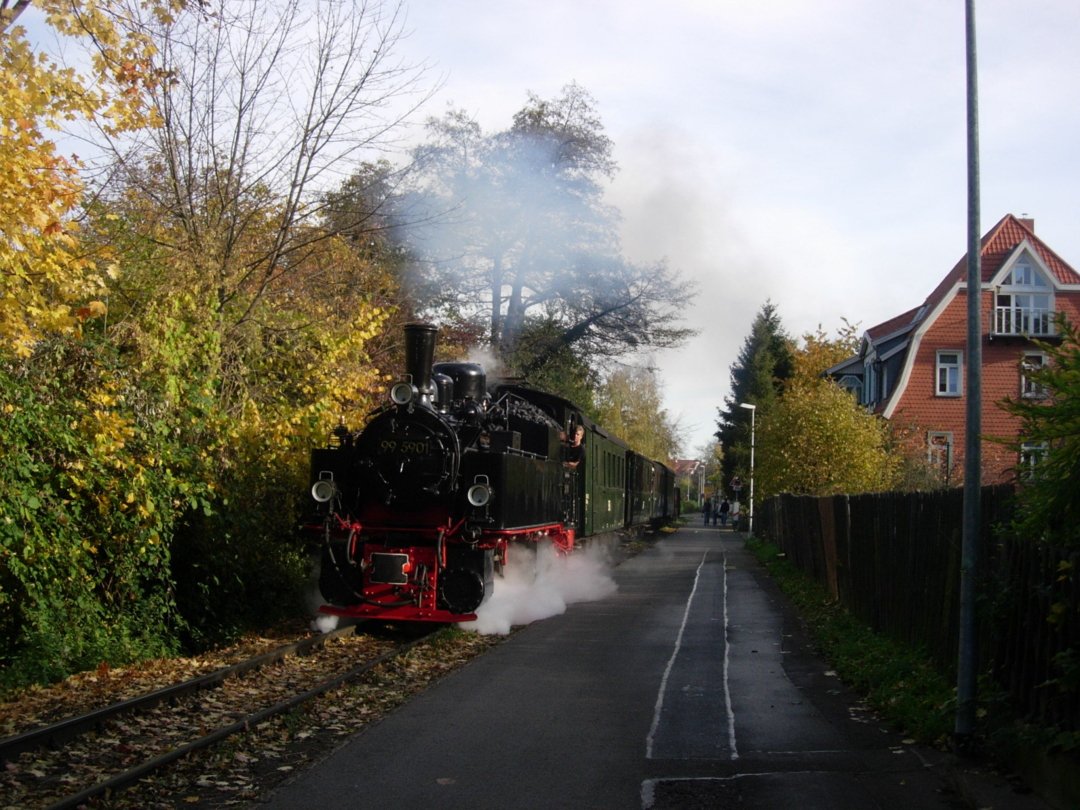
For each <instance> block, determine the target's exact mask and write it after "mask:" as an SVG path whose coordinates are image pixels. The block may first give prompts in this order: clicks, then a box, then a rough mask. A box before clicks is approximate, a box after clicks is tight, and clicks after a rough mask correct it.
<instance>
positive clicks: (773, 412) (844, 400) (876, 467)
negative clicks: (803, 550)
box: [756, 322, 900, 498]
mask: <svg viewBox="0 0 1080 810" xmlns="http://www.w3.org/2000/svg"><path fill="white" fill-rule="evenodd" d="M857 345H858V336H857V334H856V330H855V327H853V326H852V325H851V324H848V323H847V322H845V325H844V326H843V328H841V330H840V332H839V334H838V336H837V337H835V338H829V337H828V336H827V335H826V334H825V333H824V332H823V331H822V330H821V329H820V328H819V329H818V330H817V332H814V333H809V334H806V335H804V336H803V338H802V343H801V345H800V346H798V347H797V348H795V350H794V352H793V354H792V361H793V362H792V367H793V373H792V376H791V377H790V378H789V379H788V380H787V381H786V383H785V385H784V390H783V393H782V395H781V396H780V397H779V398H778V399H777V400H776V401H775V402H774V403H773V404H772V406H771V407H769V408H768V409H767V410H766V411H765V412H764V413H763V414H761V416H760V418H759V421H758V425H757V458H756V479H757V484H758V487H759V489H758V491H759V492H760V493H761V497H763V498H764V497H768V496H769V495H775V494H778V493H781V492H790V493H795V494H799V495H835V494H839V493H857V492H873V491H880V490H885V489H889V488H890V487H891V486H892V485H893V484H894V483H895V480H896V476H897V473H898V471H899V467H900V458H899V456H898V455H896V454H895V453H894V452H893V450H892V443H891V442H890V439H889V427H888V425H887V423H886V422H885V421H884V420H883V419H881V418H880V417H878V416H876V415H875V414H872V413H870V412H868V411H867V410H866V409H865V408H863V407H862V406H860V405H859V403H858V402H857V401H856V400H855V398H854V397H853V396H852V395H851V393H850V392H849V391H848V390H847V389H844V388H842V387H840V386H839V385H838V384H837V383H836V382H835V381H834V380H832V379H830V378H828V377H826V376H824V375H823V372H824V371H825V369H827V368H829V367H831V366H833V365H835V364H837V363H839V362H841V361H842V360H844V359H846V358H847V357H850V356H851V355H852V354H853V353H854V351H855V349H856V348H857Z"/></svg>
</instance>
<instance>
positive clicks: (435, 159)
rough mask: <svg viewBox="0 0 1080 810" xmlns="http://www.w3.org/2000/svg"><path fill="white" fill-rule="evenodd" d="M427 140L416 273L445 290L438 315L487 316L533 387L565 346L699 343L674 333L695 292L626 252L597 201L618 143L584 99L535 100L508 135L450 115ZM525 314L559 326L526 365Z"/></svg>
mask: <svg viewBox="0 0 1080 810" xmlns="http://www.w3.org/2000/svg"><path fill="white" fill-rule="evenodd" d="M429 134H430V140H429V142H428V143H427V144H425V145H424V146H423V147H421V148H420V149H418V150H417V153H416V165H417V173H416V175H415V178H414V186H413V194H412V195H411V196H410V197H409V199H408V203H407V205H406V206H405V208H404V215H403V218H404V219H405V221H407V222H409V223H410V225H411V226H412V227H411V228H410V244H411V245H414V246H415V248H416V250H417V253H418V256H419V258H420V259H421V260H422V261H423V266H422V271H423V272H424V273H426V274H428V275H429V276H431V277H436V278H439V279H440V284H439V288H440V290H441V291H442V293H443V295H444V296H445V297H444V298H442V299H441V300H432V301H431V302H430V303H431V305H432V306H434V307H440V306H441V307H442V308H444V309H451V310H457V311H474V312H484V313H485V314H486V321H487V323H488V340H489V342H490V344H491V346H492V347H493V348H495V350H496V351H497V352H498V353H499V354H500V356H501V357H502V358H503V359H504V360H510V359H511V358H513V359H514V360H515V361H516V362H518V363H520V364H521V365H520V366H519V369H518V371H519V372H521V373H524V374H525V375H527V376H529V375H532V374H533V373H535V372H537V371H538V370H539V369H540V368H542V367H543V365H544V364H545V363H547V362H549V361H550V360H551V359H552V358H554V357H557V356H558V355H559V354H560V353H561V352H562V351H564V350H565V349H568V348H570V349H572V350H573V351H575V352H577V353H578V354H579V355H581V356H583V357H586V358H590V359H593V358H599V357H611V356H617V355H619V354H622V353H625V352H627V351H632V350H635V349H639V348H646V347H665V346H675V345H678V344H680V343H681V342H682V341H683V340H684V339H685V338H686V337H687V336H688V335H689V334H691V332H690V330H688V329H685V328H682V327H680V326H679V325H678V323H679V319H680V317H681V314H682V313H681V311H682V309H683V307H684V305H685V304H686V302H687V301H688V297H689V292H690V287H689V285H688V284H686V283H685V282H683V281H682V280H680V279H679V277H678V275H677V274H676V273H675V272H673V271H672V270H671V269H670V268H668V267H667V266H666V265H665V264H663V263H659V264H656V265H654V266H651V267H641V266H635V265H633V264H631V263H629V262H628V261H626V260H625V259H624V258H623V257H622V256H621V255H620V252H619V244H618V238H617V233H616V232H617V228H616V226H617V214H616V212H615V211H613V210H611V209H610V207H608V206H606V205H605V204H604V203H603V200H602V191H603V183H604V182H605V181H606V180H608V179H609V178H610V177H611V176H612V175H613V173H614V172H615V163H614V160H613V159H612V155H611V151H612V144H611V141H610V139H609V138H608V137H607V136H606V135H605V134H604V131H603V126H602V124H601V122H600V118H599V115H598V114H597V111H596V104H595V102H594V100H593V99H592V97H591V96H589V94H588V93H587V92H586V91H585V90H584V89H582V88H581V87H580V86H578V85H576V84H571V85H568V86H567V87H565V88H564V89H563V92H562V95H560V96H559V97H558V98H556V99H553V100H545V99H541V98H539V97H537V96H535V95H530V96H529V101H528V103H527V104H526V106H525V107H524V108H523V109H522V110H520V111H519V112H518V113H517V114H516V115H515V116H514V119H513V124H512V126H511V127H510V129H508V130H506V131H503V132H498V133H495V134H485V133H484V132H483V131H482V130H481V128H480V126H479V125H478V124H477V123H476V122H475V121H474V120H472V119H471V118H469V117H468V116H467V115H465V114H464V113H462V112H460V111H451V112H449V113H448V114H447V115H445V116H444V117H443V118H441V119H437V120H433V121H431V122H430V124H429ZM531 316H535V317H538V318H540V319H541V320H546V321H548V322H550V323H557V324H559V326H560V329H559V330H558V331H549V332H548V336H549V340H548V341H547V342H546V343H537V342H536V341H535V340H534V341H532V346H533V348H534V351H535V353H534V355H533V356H532V357H531V358H524V357H523V356H522V354H521V352H520V351H519V350H518V343H519V341H520V339H521V336H522V334H523V332H524V330H525V328H526V323H527V320H528V318H529V317H531Z"/></svg>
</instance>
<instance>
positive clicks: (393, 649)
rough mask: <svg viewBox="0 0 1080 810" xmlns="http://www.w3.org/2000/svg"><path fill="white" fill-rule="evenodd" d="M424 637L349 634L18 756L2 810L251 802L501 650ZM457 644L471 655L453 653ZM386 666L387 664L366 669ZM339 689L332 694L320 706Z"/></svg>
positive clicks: (446, 635) (3, 777)
mask: <svg viewBox="0 0 1080 810" xmlns="http://www.w3.org/2000/svg"><path fill="white" fill-rule="evenodd" d="M415 636H416V634H415V633H413V634H412V638H411V639H410V640H407V641H402V640H401V638H398V639H397V640H394V639H393V638H386V637H379V636H373V635H369V634H365V633H360V634H356V635H344V634H342V635H340V636H338V637H334V638H331V639H329V640H327V641H326V643H325V644H323V645H322V646H321V647H319V648H318V649H316V650H314V651H312V652H310V653H309V654H306V655H295V654H290V655H288V656H286V657H283V658H282V659H281V660H280V661H277V662H276V663H271V664H269V665H264V666H262V667H260V668H258V669H256V670H253V671H248V672H241V673H239V674H230V675H229V676H228V677H226V678H224V679H223V680H220V683H219V685H218V686H217V688H213V689H203V690H200V691H197V692H193V693H190V694H186V695H183V696H181V697H179V698H177V699H175V700H172V701H167V702H164V703H159V704H158V705H156V706H153V707H152V708H147V709H139V710H137V711H124V712H123V713H121V714H119V715H118V716H116V717H113V718H109V719H104V720H102V721H101V722H100V724H99V725H98V728H97V729H96V730H91V731H88V732H87V733H83V734H78V735H77V736H76V737H75V738H74V739H72V740H70V741H68V742H63V743H61V744H60V747H54V748H48V749H40V748H39V749H34V750H29V751H25V752H23V753H21V754H18V755H17V756H12V757H11V758H10V759H8V760H7V761H6V762H5V763H4V769H3V771H2V772H0V807H4V808H32V807H44V808H48V807H56V808H62V807H79V806H86V807H181V806H183V807H191V806H192V805H198V806H203V807H213V806H234V805H235V804H237V803H244V802H245V801H248V800H251V799H252V798H254V797H255V796H256V795H257V792H258V790H259V789H260V788H259V786H260V785H261V784H263V783H265V781H266V780H267V779H268V778H272V777H274V776H275V775H276V776H277V777H278V778H285V777H286V776H287V775H288V773H289V771H291V770H292V767H294V766H293V765H289V764H280V763H279V760H281V759H283V758H288V759H295V758H297V757H298V756H299V758H300V759H306V758H307V757H309V756H312V755H313V753H314V752H315V751H317V750H318V749H321V748H326V749H327V750H328V749H329V747H332V745H330V743H331V742H332V740H333V739H335V738H338V737H341V736H343V735H345V734H350V733H353V732H355V731H356V729H357V728H359V727H360V726H362V725H363V724H364V723H366V722H370V720H372V719H375V718H377V717H379V716H381V715H382V714H383V713H384V712H385V711H387V710H389V709H390V708H393V706H396V705H398V703H400V702H401V701H402V700H404V699H405V698H406V697H407V696H408V695H409V694H412V693H414V692H415V691H416V689H417V688H422V684H426V683H427V682H430V680H431V679H433V678H434V677H438V675H439V674H441V673H442V672H445V671H446V670H447V669H448V668H449V667H448V666H447V662H448V661H453V660H455V658H461V655H460V653H461V652H465V653H467V654H466V655H465V656H464V658H462V659H461V660H466V659H467V658H468V657H471V654H472V653H473V652H475V651H479V649H482V648H486V647H487V646H489V645H490V643H491V640H490V639H486V640H483V642H484V643H482V644H477V643H476V642H477V641H478V640H479V639H478V638H477V637H475V636H470V635H467V634H463V633H459V632H452V631H451V632H448V631H443V632H442V633H438V634H436V636H435V637H420V638H416V637H415ZM447 646H450V647H460V648H462V649H461V650H459V651H458V653H457V654H448V651H447ZM376 660H378V661H380V662H381V663H378V664H377V665H375V666H370V665H369V666H364V662H373V661H376ZM360 670H363V671H362V672H361V671H360ZM353 679H355V680H356V683H355V684H349V683H348V681H350V680H353ZM330 688H334V690H335V691H334V692H333V694H330V695H324V696H323V697H321V698H320V697H319V696H318V694H317V693H318V692H320V691H327V690H328V689H330ZM297 696H301V697H297ZM320 704H322V705H321V706H320ZM275 715H277V716H275ZM241 732H249V733H241ZM226 738H228V739H227V740H226V741H225V742H222V740H225V739H226ZM9 739H10V738H9ZM54 740H55V738H54ZM4 742H7V741H6V740H5V741H0V750H3V745H4ZM213 743H217V744H216V745H214V747H213V748H209V749H208V750H203V749H204V748H207V747H208V746H209V745H211V744H213ZM292 749H299V750H300V751H301V752H302V753H299V754H298V752H297V750H292ZM136 779H137V780H138V781H137V783H134V784H130V783H132V782H134V781H135V780H136ZM121 787H122V788H123V789H122V790H119V789H118V788H121Z"/></svg>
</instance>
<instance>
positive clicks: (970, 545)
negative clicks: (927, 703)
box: [955, 0, 982, 747]
mask: <svg viewBox="0 0 1080 810" xmlns="http://www.w3.org/2000/svg"><path fill="white" fill-rule="evenodd" d="M964 5H965V12H966V13H965V21H966V26H965V27H966V38H967V163H968V175H967V176H968V184H967V185H968V232H967V237H968V250H967V319H968V324H967V326H968V329H967V356H968V365H967V391H966V392H965V394H966V396H967V412H966V424H965V427H964V431H965V437H964V439H965V441H964V510H963V511H964V519H963V532H962V535H961V541H960V542H961V550H960V638H959V647H960V650H959V659H958V661H957V673H956V728H955V732H956V738H957V743H958V745H959V746H960V747H965V746H967V745H968V743H969V742H970V740H971V736H972V734H973V733H974V731H975V708H976V707H975V692H976V682H977V680H978V671H977V669H978V660H979V657H978V644H977V640H976V638H975V578H976V574H977V570H976V569H977V567H978V561H979V535H980V521H981V515H980V512H981V509H980V507H981V498H982V491H981V486H982V453H981V448H980V436H981V434H982V313H981V305H982V261H981V255H980V254H981V247H982V246H981V244H980V238H981V233H980V232H981V230H982V229H981V227H980V225H979V102H978V98H979V93H978V81H977V69H976V60H975V0H965V4H964Z"/></svg>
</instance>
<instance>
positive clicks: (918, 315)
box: [828, 215, 1080, 486]
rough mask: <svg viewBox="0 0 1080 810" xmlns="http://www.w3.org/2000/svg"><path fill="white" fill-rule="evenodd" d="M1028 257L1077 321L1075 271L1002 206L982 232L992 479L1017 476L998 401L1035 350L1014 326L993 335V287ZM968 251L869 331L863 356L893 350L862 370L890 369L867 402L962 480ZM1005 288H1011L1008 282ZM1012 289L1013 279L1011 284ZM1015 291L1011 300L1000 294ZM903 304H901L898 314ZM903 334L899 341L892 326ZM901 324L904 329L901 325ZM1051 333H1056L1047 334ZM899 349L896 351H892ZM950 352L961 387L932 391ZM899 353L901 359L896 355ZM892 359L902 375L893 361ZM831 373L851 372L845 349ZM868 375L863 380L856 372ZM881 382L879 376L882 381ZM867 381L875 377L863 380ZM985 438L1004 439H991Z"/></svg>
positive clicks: (986, 433) (912, 445)
mask: <svg viewBox="0 0 1080 810" xmlns="http://www.w3.org/2000/svg"><path fill="white" fill-rule="evenodd" d="M1028 257H1030V258H1033V259H1034V262H1032V264H1033V265H1034V266H1035V267H1036V268H1037V270H1038V272H1039V275H1040V276H1043V277H1044V278H1046V279H1047V280H1048V281H1049V282H1051V284H1052V292H1053V305H1054V310H1055V311H1056V312H1061V313H1064V314H1065V316H1066V317H1067V318H1068V319H1069V320H1070V321H1072V322H1074V323H1080V275H1078V274H1077V273H1076V271H1075V270H1073V269H1072V268H1071V267H1070V266H1069V265H1068V264H1066V263H1065V262H1064V261H1063V260H1062V259H1061V258H1060V257H1058V256H1057V255H1056V254H1055V253H1053V251H1051V250H1050V248H1049V247H1047V246H1046V245H1045V244H1044V243H1043V242H1042V241H1041V240H1039V239H1038V238H1037V237H1036V236H1035V234H1034V223H1033V222H1032V221H1030V220H1021V219H1018V218H1016V217H1014V216H1012V215H1007V216H1006V217H1005V218H1003V219H1002V220H1001V221H1000V222H998V223H997V224H996V225H995V226H994V227H993V228H991V229H990V231H988V232H987V234H986V236H984V237H983V240H982V254H981V259H982V289H981V291H980V296H981V313H982V333H983V339H982V386H981V387H982V435H983V437H984V438H983V441H982V443H981V456H982V459H981V460H982V464H981V467H982V483H983V484H995V483H1003V482H1007V481H1010V480H1013V478H1014V477H1015V475H1016V471H1017V467H1018V464H1019V457H1018V454H1017V451H1016V449H1015V447H1014V446H1010V443H1015V441H1016V440H1017V438H1018V437H1019V429H1020V423H1019V420H1017V419H1016V418H1015V417H1013V416H1012V415H1010V414H1009V413H1007V412H1006V411H1005V410H1004V409H1003V408H1001V407H1000V403H1001V401H1002V400H1004V399H1005V398H1007V397H1011V398H1014V399H1015V398H1019V397H1020V396H1021V395H1022V391H1021V381H1022V372H1021V361H1022V359H1023V357H1024V355H1025V354H1027V353H1037V352H1038V351H1039V349H1038V347H1037V346H1036V345H1035V343H1034V342H1033V341H1032V340H1031V339H1029V338H1028V337H1025V336H1023V335H1021V334H1016V335H1000V334H994V333H993V332H994V327H995V320H994V315H995V313H994V304H995V295H996V294H1000V290H1001V289H1002V287H1001V286H1000V284H997V283H996V282H1000V281H1001V278H1002V275H1003V273H1005V274H1007V273H1008V272H1009V271H1010V270H1011V268H1013V267H1014V266H1015V265H1016V263H1017V262H1019V261H1021V260H1022V259H1024V258H1028ZM966 277H967V257H966V256H965V257H964V258H963V259H961V261H960V262H958V263H957V265H956V266H955V267H954V268H953V269H952V271H950V273H949V274H948V275H947V276H946V277H945V278H944V279H943V280H942V282H941V283H940V284H939V285H938V287H937V288H936V289H935V290H934V291H933V292H932V293H931V294H930V296H928V298H927V299H926V301H925V302H924V304H923V306H922V307H920V308H918V309H916V310H912V313H911V315H910V317H904V316H899V317H900V319H901V320H900V322H899V323H898V319H897V318H893V319H890V320H889V321H886V322H885V324H881V325H879V326H877V327H872V328H871V329H869V330H867V332H866V334H865V336H864V338H863V342H862V347H861V350H860V355H861V356H862V357H863V358H864V361H869V362H870V364H875V363H877V357H876V354H877V350H878V348H884V347H885V346H886V339H888V340H889V341H891V345H893V346H894V347H896V348H893V350H892V352H893V357H892V359H891V360H887V357H888V354H889V353H888V352H887V351H886V352H884V354H885V355H886V359H883V360H882V361H881V362H880V363H877V366H876V368H875V371H873V372H867V373H865V374H864V376H871V377H880V376H881V374H882V371H881V369H886V367H887V366H888V369H887V370H889V371H893V373H894V375H895V376H896V379H893V380H888V379H887V374H886V379H887V383H886V387H887V389H888V391H887V392H885V393H884V396H882V397H881V398H879V399H875V394H874V392H873V391H871V390H869V388H868V389H867V390H864V391H863V393H862V398H863V401H864V403H865V404H867V406H868V407H870V408H872V409H873V410H874V411H876V412H878V413H880V414H882V415H883V416H884V417H885V418H887V419H889V420H890V421H891V422H892V423H893V424H894V426H895V427H897V428H898V430H899V432H900V434H901V435H902V436H904V437H905V438H904V441H905V442H906V443H907V445H908V448H909V450H911V451H912V452H915V453H926V456H927V458H928V459H933V460H934V463H935V465H940V468H941V471H942V475H943V478H944V479H945V482H946V483H948V484H949V485H953V486H957V485H959V484H960V483H961V482H962V480H963V468H964V447H965V422H966V409H967V392H966V390H964V389H965V388H966V385H967V380H966V377H967V363H968V359H969V358H968V352H967V290H966V286H967V285H966ZM1005 289H1006V291H1007V292H1008V291H1009V288H1005ZM1013 289H1019V288H1013ZM1000 300H1014V299H1004V298H1002V299H1000ZM906 315H907V313H905V316H906ZM898 328H899V330H900V332H901V333H902V337H903V343H901V344H899V346H898V347H897V344H896V340H897V339H896V334H897V330H898ZM905 330H906V334H903V333H904V332H905ZM1047 339H1048V340H1053V339H1054V338H1052V337H1051V338H1047ZM901 349H902V350H903V355H902V358H899V357H897V355H896V352H898V351H900V350H901ZM939 352H949V353H955V354H957V355H959V356H961V357H962V358H963V363H962V367H961V370H960V374H959V378H960V386H961V390H960V393H959V395H941V394H939V393H937V374H938V353H939ZM898 359H902V362H897V361H898ZM897 368H899V369H900V372H899V374H895V369H897ZM828 373H830V374H832V375H833V376H834V377H836V378H838V379H839V378H841V377H842V376H843V377H846V378H848V379H850V378H851V377H852V376H853V375H857V374H859V373H860V372H859V371H858V358H850V359H849V360H847V361H845V362H844V363H841V364H839V365H838V366H836V367H834V369H830V371H829V372H828ZM863 381H864V382H866V380H865V379H864V380H863ZM879 381H880V380H879ZM869 387H873V386H869ZM992 439H999V440H1005V441H1004V442H1003V441H994V440H992Z"/></svg>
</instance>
